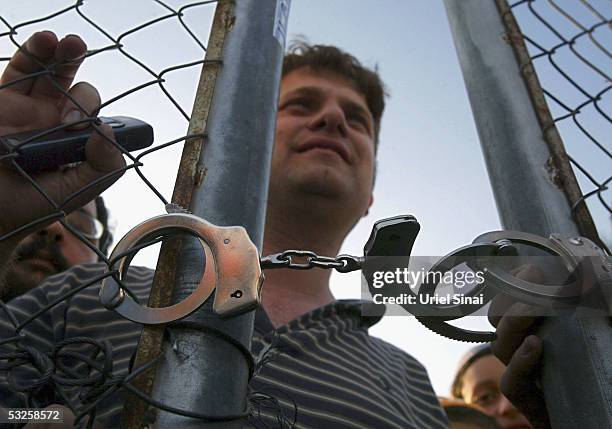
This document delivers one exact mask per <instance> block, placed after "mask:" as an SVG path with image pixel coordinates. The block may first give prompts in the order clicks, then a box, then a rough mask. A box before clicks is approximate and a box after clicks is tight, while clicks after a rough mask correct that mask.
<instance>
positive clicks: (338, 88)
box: [270, 68, 374, 222]
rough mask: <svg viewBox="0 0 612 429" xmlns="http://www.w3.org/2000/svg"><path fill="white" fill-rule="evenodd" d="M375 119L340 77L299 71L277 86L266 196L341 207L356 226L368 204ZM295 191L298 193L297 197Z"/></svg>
mask: <svg viewBox="0 0 612 429" xmlns="http://www.w3.org/2000/svg"><path fill="white" fill-rule="evenodd" d="M373 172H374V120H373V118H372V115H371V113H370V111H369V109H368V107H367V103H366V100H365V98H364V96H363V95H362V94H361V93H359V92H358V91H357V90H356V89H355V88H354V86H353V85H352V84H351V83H350V82H349V81H347V80H346V79H344V78H343V77H341V76H340V75H338V74H335V73H333V72H328V71H313V70H311V69H309V68H302V69H297V70H294V71H292V72H290V73H288V74H287V75H286V76H285V77H284V78H283V80H282V81H281V90H280V101H279V111H278V116H277V123H276V141H275V148H274V154H273V157H272V172H271V178H270V188H271V191H270V195H271V196H272V197H280V198H286V197H287V195H288V194H287V191H289V192H291V193H292V194H293V195H299V196H301V197H304V198H305V199H307V197H308V196H317V197H322V198H323V199H325V200H329V201H330V202H331V201H334V202H336V203H339V202H340V203H341V204H344V205H345V206H344V207H345V209H347V210H349V209H353V211H354V213H355V215H356V216H355V217H356V219H355V222H356V221H357V220H358V219H359V218H360V217H361V216H363V215H364V214H365V213H366V211H367V209H368V207H369V206H370V204H371V201H372V180H373ZM296 192H297V194H296Z"/></svg>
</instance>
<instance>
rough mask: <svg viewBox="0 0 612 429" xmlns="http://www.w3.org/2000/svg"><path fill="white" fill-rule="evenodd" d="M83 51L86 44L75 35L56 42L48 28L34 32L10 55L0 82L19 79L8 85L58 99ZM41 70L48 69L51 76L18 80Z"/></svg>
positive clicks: (70, 79)
mask: <svg viewBox="0 0 612 429" xmlns="http://www.w3.org/2000/svg"><path fill="white" fill-rule="evenodd" d="M86 51H87V45H85V42H83V40H81V38H80V37H78V36H75V35H69V36H66V37H64V38H63V39H61V40H59V41H58V39H57V36H56V35H55V34H54V33H53V32H51V31H41V32H38V33H34V34H33V35H32V36H31V37H30V38H29V39H28V40H27V41H26V42H25V43H24V45H23V46H22V47H21V49H19V51H17V53H15V55H13V57H12V58H11V60H10V62H9V64H8V66H7V68H6V70H5V71H4V74H3V75H2V81H1V82H2V84H7V83H10V82H11V81H18V82H17V83H15V84H14V85H11V86H10V88H11V89H12V90H14V91H18V92H20V93H22V94H27V95H31V96H34V97H40V98H53V99H55V98H58V97H60V96H61V95H62V94H64V92H65V91H67V90H68V88H70V85H71V84H72V80H73V79H74V76H75V75H76V72H77V70H78V68H79V66H80V64H81V63H82V62H83V59H84V58H85V53H86ZM41 70H48V71H49V72H50V73H49V75H52V78H51V76H49V75H42V76H36V77H34V78H33V79H25V80H20V79H22V78H24V77H27V75H29V74H33V73H36V72H39V71H41Z"/></svg>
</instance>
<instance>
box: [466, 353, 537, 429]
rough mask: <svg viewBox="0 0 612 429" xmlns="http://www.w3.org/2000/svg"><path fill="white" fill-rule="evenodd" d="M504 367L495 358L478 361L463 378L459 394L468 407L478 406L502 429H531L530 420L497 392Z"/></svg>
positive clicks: (486, 357) (489, 357)
mask: <svg viewBox="0 0 612 429" xmlns="http://www.w3.org/2000/svg"><path fill="white" fill-rule="evenodd" d="M504 370H505V366H504V364H503V363H502V362H501V361H500V360H499V359H497V358H496V357H495V356H492V355H487V356H483V357H481V358H479V359H477V360H476V361H475V362H474V363H472V365H471V366H470V367H469V368H468V369H467V371H466V372H465V374H464V375H463V387H462V388H461V394H462V396H463V398H464V399H465V401H466V402H467V403H468V404H474V405H477V406H478V407H480V408H481V409H482V410H483V411H484V412H485V413H486V414H488V415H490V416H492V417H494V418H495V420H496V421H497V424H499V426H500V427H501V428H502V429H530V428H531V425H530V424H529V421H528V420H527V419H526V418H525V416H523V415H522V414H521V412H520V411H518V410H517V409H516V408H515V407H514V405H512V404H511V403H510V401H508V399H506V397H505V396H504V395H502V393H501V392H500V390H499V383H500V380H501V377H502V374H503V373H504Z"/></svg>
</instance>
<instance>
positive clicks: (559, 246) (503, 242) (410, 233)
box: [99, 213, 612, 342]
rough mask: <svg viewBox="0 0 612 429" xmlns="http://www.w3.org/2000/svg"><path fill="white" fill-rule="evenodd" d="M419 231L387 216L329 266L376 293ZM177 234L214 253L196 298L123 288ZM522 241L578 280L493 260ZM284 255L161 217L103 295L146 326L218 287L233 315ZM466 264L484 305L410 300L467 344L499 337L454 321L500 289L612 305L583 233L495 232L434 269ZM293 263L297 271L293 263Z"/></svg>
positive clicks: (219, 308)
mask: <svg viewBox="0 0 612 429" xmlns="http://www.w3.org/2000/svg"><path fill="white" fill-rule="evenodd" d="M419 229H420V226H419V224H418V222H417V221H416V219H415V218H414V217H413V216H410V215H404V216H395V217H392V218H388V219H382V220H379V221H377V222H376V223H375V224H374V226H373V228H372V233H371V235H370V238H369V239H368V241H367V243H366V245H365V246H364V256H363V257H354V256H350V255H341V256H339V257H338V258H336V260H337V261H342V263H343V264H339V265H342V266H327V268H330V267H334V268H336V269H337V270H338V271H340V272H349V271H354V270H358V269H361V270H362V274H363V276H364V278H365V280H366V281H367V284H368V288H369V291H370V293H371V294H374V292H376V288H374V287H373V284H372V276H373V273H374V272H375V271H376V270H377V269H380V268H381V267H382V268H385V267H387V268H388V264H389V261H390V260H391V259H390V257H393V258H392V259H393V261H394V263H395V264H394V266H397V265H398V264H397V261H399V262H400V265H401V266H402V267H404V268H408V265H409V260H410V256H411V252H412V247H413V244H414V242H415V240H416V237H417V235H418V232H419ZM177 232H183V233H188V234H191V235H194V236H195V237H197V238H198V240H199V242H200V244H201V245H202V247H203V249H204V252H205V256H206V265H205V269H204V273H203V275H202V279H201V280H200V283H199V284H198V286H197V287H196V289H195V290H194V291H193V292H192V293H191V295H189V296H188V297H187V298H185V299H184V300H182V301H181V302H179V303H177V304H174V305H171V306H169V307H163V308H151V307H147V306H143V305H141V304H139V303H138V302H136V301H135V300H134V299H133V298H132V297H131V296H130V294H129V293H126V291H125V290H124V289H123V287H122V286H121V282H122V280H123V279H124V277H125V275H126V273H127V271H128V268H129V264H130V261H131V260H132V258H133V257H134V252H135V250H137V249H138V246H142V244H143V243H146V242H147V241H151V240H155V239H160V238H163V237H165V236H167V235H169V234H175V233H177ZM519 244H520V245H524V246H529V247H533V248H535V249H539V250H541V251H544V252H545V253H546V254H549V255H553V256H558V257H559V258H560V260H561V262H562V264H563V266H564V267H565V269H566V270H567V271H568V272H569V273H572V276H571V281H570V282H567V283H566V284H564V285H561V286H559V285H557V286H551V285H542V284H538V283H531V282H528V281H525V280H521V279H519V278H517V277H515V276H513V275H512V274H510V273H509V272H507V271H506V270H504V269H503V268H501V267H499V266H497V265H496V264H495V263H494V262H493V261H494V258H495V257H497V256H500V255H508V254H514V253H516V249H515V246H516V245H519ZM290 252H297V253H300V252H302V253H307V254H310V253H312V252H303V251H290ZM279 255H281V254H278V255H271V256H267V257H265V258H260V256H259V252H258V251H257V248H256V246H255V245H254V244H253V243H252V242H251V240H250V239H249V237H248V234H247V232H246V230H245V229H244V228H242V227H238V226H234V227H219V226H215V225H213V224H211V223H209V222H207V221H205V220H203V219H201V218H199V217H197V216H194V215H192V214H189V213H170V214H166V215H161V216H157V217H154V218H152V219H149V220H147V221H145V222H143V223H141V224H140V225H138V226H136V227H135V228H134V229H132V230H131V231H130V232H128V233H127V234H126V235H125V236H124V237H123V238H122V239H121V240H120V241H119V243H118V244H117V245H116V246H115V248H114V250H113V252H112V254H111V256H110V261H111V264H110V265H109V267H108V270H109V272H112V273H113V274H112V275H109V276H108V277H107V278H105V279H104V280H103V282H102V286H101V288H100V294H99V297H100V301H101V302H102V304H103V305H104V306H106V307H107V308H109V309H112V310H114V311H116V312H117V313H119V314H120V315H121V316H123V317H124V318H126V319H129V320H132V321H134V322H138V323H143V324H162V323H168V322H172V321H175V320H178V319H181V318H184V317H186V316H188V315H189V314H191V313H193V312H194V311H195V310H197V309H198V308H199V307H200V306H201V305H202V304H204V302H205V301H206V300H207V299H208V298H209V297H210V296H211V294H212V293H213V291H215V290H216V293H215V296H214V303H213V310H214V311H215V312H216V313H217V314H218V315H219V316H221V317H230V316H234V315H237V314H241V313H244V312H246V311H250V310H253V309H254V308H255V307H257V306H258V305H259V303H260V297H261V287H262V284H263V280H264V276H263V273H262V267H263V268H264V269H266V268H283V267H284V265H283V264H282V262H283V261H280V260H278V259H279ZM327 259H332V258H327ZM279 263H280V265H278V264H279ZM464 263H465V264H467V265H468V266H469V267H470V268H471V269H472V270H482V271H483V275H484V278H485V281H484V282H483V283H482V284H481V285H479V286H477V287H475V288H474V289H473V290H471V291H470V292H469V293H468V294H467V295H468V296H475V295H481V296H482V302H481V303H480V304H427V305H420V304H411V305H408V304H407V305H402V307H404V309H405V310H406V311H408V312H410V313H412V314H414V315H415V316H416V318H417V320H419V322H421V323H422V324H423V325H425V326H426V327H427V328H429V329H431V330H432V331H434V332H436V333H438V334H440V335H443V336H445V337H447V338H451V339H455V340H459V341H467V342H490V341H492V340H493V339H494V338H495V334H494V333H493V332H479V331H469V330H465V329H462V328H458V327H456V326H453V325H450V324H448V323H447V322H448V321H450V320H455V319H458V318H461V317H463V316H466V315H469V314H472V313H474V312H475V311H477V310H478V309H480V308H481V307H483V306H484V305H486V304H487V303H488V302H490V301H491V299H493V297H494V296H495V295H497V294H498V293H503V294H505V295H508V296H510V297H512V298H514V299H515V300H518V301H521V302H526V303H530V304H536V305H542V304H544V305H548V304H553V305H566V306H571V305H576V302H577V300H579V299H581V297H583V296H585V295H586V294H589V293H591V292H594V291H599V292H600V293H601V300H602V301H603V305H604V306H605V307H606V308H607V309H610V308H612V258H611V257H610V256H609V255H607V254H606V253H604V251H603V250H601V249H600V248H599V247H597V246H596V245H595V244H594V243H593V242H592V241H590V240H588V239H586V238H583V237H572V238H567V237H562V236H560V235H556V234H553V235H551V236H550V237H549V238H543V237H540V236H538V235H535V234H529V233H523V232H516V231H494V232H488V233H485V234H482V235H480V236H479V237H477V238H476V239H475V240H474V241H473V243H472V244H471V245H468V246H464V247H462V248H459V249H457V250H455V251H453V252H451V253H450V254H448V255H446V256H445V257H443V258H442V259H440V260H439V261H437V262H436V263H435V264H434V266H432V267H431V268H430V270H429V272H439V273H446V272H448V271H450V270H452V269H453V268H455V267H457V266H459V265H461V264H464ZM275 264H277V265H275ZM285 265H287V266H286V267H287V268H291V267H289V266H288V265H289V264H285ZM336 265H338V264H336ZM115 266H117V269H115ZM315 266H316V265H315ZM300 267H301V268H302V269H303V268H304V266H300V265H296V266H294V267H293V268H300ZM308 268H311V267H308ZM596 286H598V287H596ZM437 287H438V284H437V283H435V282H428V281H425V282H423V283H422V284H421V286H420V288H419V289H418V291H416V292H415V291H412V290H410V288H407V289H405V290H404V291H403V292H406V293H407V294H409V295H411V296H413V297H414V301H415V302H418V301H419V300H420V299H421V298H422V297H423V296H433V295H435V293H436V288H437ZM370 308H371V307H370Z"/></svg>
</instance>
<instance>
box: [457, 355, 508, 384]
mask: <svg viewBox="0 0 612 429" xmlns="http://www.w3.org/2000/svg"><path fill="white" fill-rule="evenodd" d="M503 371H504V365H503V363H501V362H500V361H499V360H498V359H497V358H496V357H495V356H493V355H488V356H483V357H481V358H480V359H477V360H476V361H474V363H472V365H470V367H469V368H468V369H467V370H466V371H465V374H464V376H463V385H464V386H468V385H469V386H474V385H476V384H478V383H481V382H483V381H488V380H490V381H499V379H500V378H501V375H502V373H503Z"/></svg>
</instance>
